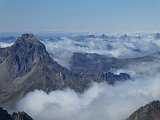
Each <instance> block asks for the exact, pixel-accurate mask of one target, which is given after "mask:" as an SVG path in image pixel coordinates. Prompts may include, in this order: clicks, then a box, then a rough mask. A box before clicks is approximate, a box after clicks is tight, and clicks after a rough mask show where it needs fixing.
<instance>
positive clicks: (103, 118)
mask: <svg viewBox="0 0 160 120" xmlns="http://www.w3.org/2000/svg"><path fill="white" fill-rule="evenodd" d="M84 36H85V37H84ZM84 36H82V35H78V36H72V35H71V36H60V37H59V36H58V37H55V38H54V39H51V38H50V37H49V38H48V37H47V39H43V37H39V38H40V40H41V41H42V42H43V43H44V44H45V45H46V48H47V50H48V51H49V53H50V54H51V56H52V57H53V59H54V60H56V61H57V62H58V63H59V64H61V65H62V66H65V67H67V68H69V66H70V65H69V61H70V58H71V56H72V55H73V53H74V52H82V53H86V52H87V53H97V54H101V55H106V56H113V57H117V58H126V57H139V56H145V55H149V54H151V53H155V52H157V51H159V50H160V40H157V39H155V34H140V35H139V34H135V35H129V36H128V37H127V38H123V37H121V35H119V36H117V35H116V36H115V35H109V36H108V37H106V38H100V37H95V38H90V37H86V35H84ZM11 44H13V43H7V42H0V47H7V46H10V45H11ZM159 70H160V63H159V61H153V62H149V63H141V64H139V65H130V66H129V67H128V69H120V70H117V71H115V72H116V73H117V74H118V73H120V72H126V73H129V74H131V76H132V77H133V78H134V80H133V81H126V82H123V83H117V84H116V85H115V86H110V85H107V84H106V83H92V87H90V88H89V89H88V90H86V91H85V92H84V93H82V94H79V93H76V92H75V91H74V90H72V89H69V88H66V89H65V90H57V91H52V92H50V93H49V94H47V93H45V92H43V91H41V90H35V91H33V92H30V93H28V94H27V95H26V96H25V97H24V98H23V99H21V100H20V101H19V102H18V103H17V107H16V109H17V111H25V112H26V113H28V114H29V115H30V116H31V117H33V118H34V119H35V120H125V119H126V118H128V117H129V116H130V114H131V113H133V112H134V111H135V110H137V109H138V108H139V107H141V106H143V105H145V104H147V103H148V102H151V101H153V100H160V87H159V86H160V79H159V78H160V74H159Z"/></svg>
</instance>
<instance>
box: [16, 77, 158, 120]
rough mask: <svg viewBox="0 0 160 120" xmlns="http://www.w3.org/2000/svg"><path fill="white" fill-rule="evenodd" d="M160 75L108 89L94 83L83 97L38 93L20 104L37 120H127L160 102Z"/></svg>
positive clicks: (20, 109) (20, 107)
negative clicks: (151, 104)
mask: <svg viewBox="0 0 160 120" xmlns="http://www.w3.org/2000/svg"><path fill="white" fill-rule="evenodd" d="M159 77H160V76H159V75H156V76H155V77H154V78H153V77H152V78H151V77H148V78H147V79H137V80H136V81H128V82H125V83H120V84H118V85H116V86H109V85H106V84H105V83H101V84H98V83H94V84H93V86H92V87H91V88H90V89H88V90H87V91H85V92H84V93H83V94H78V93H76V92H74V91H73V90H71V89H66V90H63V91H59V90H57V91H53V92H51V93H49V94H47V93H45V92H43V91H39V90H36V91H34V92H30V93H28V94H27V96H25V97H24V98H23V99H22V100H21V101H20V102H19V103H18V104H17V108H18V110H19V111H25V112H27V113H28V114H29V115H31V116H32V117H33V118H34V119H35V120H75V119H76V120H97V119H99V120H124V119H125V118H127V117H129V115H130V114H131V113H132V112H134V111H135V110H136V109H138V108H139V107H141V106H142V105H145V104H146V103H148V102H150V101H152V100H157V99H160V87H159V85H160V80H159Z"/></svg>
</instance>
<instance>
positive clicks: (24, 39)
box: [15, 33, 41, 45]
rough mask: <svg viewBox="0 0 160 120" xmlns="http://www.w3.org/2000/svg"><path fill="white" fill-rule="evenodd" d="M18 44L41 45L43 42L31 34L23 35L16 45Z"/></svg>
mask: <svg viewBox="0 0 160 120" xmlns="http://www.w3.org/2000/svg"><path fill="white" fill-rule="evenodd" d="M16 43H21V44H22V43H32V44H35V45H39V44H41V42H40V41H39V40H38V39H37V38H36V37H35V36H34V35H33V34H31V33H25V34H22V36H21V37H18V39H17V41H16V42H15V44H16Z"/></svg>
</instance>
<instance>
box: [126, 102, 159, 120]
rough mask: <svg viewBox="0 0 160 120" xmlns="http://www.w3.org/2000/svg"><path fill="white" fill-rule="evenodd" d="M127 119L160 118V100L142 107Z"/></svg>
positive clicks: (144, 119) (151, 119) (153, 119)
mask: <svg viewBox="0 0 160 120" xmlns="http://www.w3.org/2000/svg"><path fill="white" fill-rule="evenodd" d="M127 120H160V101H153V102H151V103H149V104H147V105H145V106H144V107H141V108H140V109H138V110H137V111H135V112H134V113H133V114H132V115H131V116H130V117H129V118H128V119H127Z"/></svg>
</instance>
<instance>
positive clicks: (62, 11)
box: [0, 0, 160, 33]
mask: <svg viewBox="0 0 160 120" xmlns="http://www.w3.org/2000/svg"><path fill="white" fill-rule="evenodd" d="M159 5H160V1H159V0H154V1H149V0H141V1H139V0H134V1H128V0H119V1H117V0H87V1H84V0H81V1H76V0H68V1H65V0H46V1H43V0H38V1H36V0H27V1H22V0H14V1H10V0H0V14H1V21H0V28H3V29H1V30H0V32H26V31H29V32H36V31H40V32H48V31H58V32H124V33H125V32H158V31H160V24H159V20H160V17H159V15H158V11H159V10H160V8H159Z"/></svg>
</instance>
